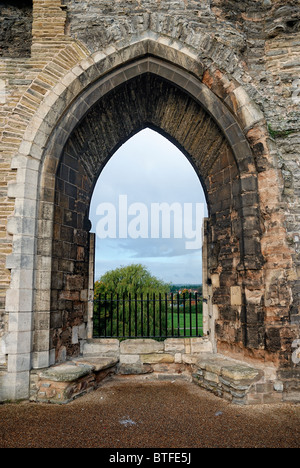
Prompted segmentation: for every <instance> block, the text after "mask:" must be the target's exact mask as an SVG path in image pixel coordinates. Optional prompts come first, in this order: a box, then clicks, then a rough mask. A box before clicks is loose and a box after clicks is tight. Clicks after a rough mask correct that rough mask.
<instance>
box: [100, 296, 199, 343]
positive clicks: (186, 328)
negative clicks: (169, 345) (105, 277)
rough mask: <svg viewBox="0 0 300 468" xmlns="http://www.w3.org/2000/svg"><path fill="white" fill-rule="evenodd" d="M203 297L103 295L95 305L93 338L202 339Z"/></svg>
mask: <svg viewBox="0 0 300 468" xmlns="http://www.w3.org/2000/svg"><path fill="white" fill-rule="evenodd" d="M202 317H203V315H202V297H201V296H200V295H198V294H197V293H189V294H185V293H184V294H179V293H178V294H174V293H170V294H168V293H165V294H161V293H158V294H155V293H154V294H149V293H147V294H140V295H138V294H134V295H131V294H129V295H122V296H120V295H119V294H117V295H113V294H104V295H100V296H99V297H98V298H96V299H95V301H94V333H93V335H94V338H120V339H129V338H155V339H157V338H164V339H166V338H170V337H187V338H188V337H197V336H201V335H202V330H203V321H202Z"/></svg>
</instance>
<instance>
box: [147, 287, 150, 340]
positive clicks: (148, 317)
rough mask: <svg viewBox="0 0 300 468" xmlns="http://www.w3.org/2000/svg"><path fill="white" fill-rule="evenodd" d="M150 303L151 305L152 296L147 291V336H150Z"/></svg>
mask: <svg viewBox="0 0 300 468" xmlns="http://www.w3.org/2000/svg"><path fill="white" fill-rule="evenodd" d="M149 305H150V297H149V293H147V336H148V337H149V336H150V311H149Z"/></svg>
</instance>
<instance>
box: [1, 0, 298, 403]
mask: <svg viewBox="0 0 300 468" xmlns="http://www.w3.org/2000/svg"><path fill="white" fill-rule="evenodd" d="M299 76H300V7H299V3H298V1H296V0H291V1H289V2H286V1H283V0H246V1H245V2H237V1H235V0H230V1H228V0H226V1H225V0H197V1H196V0H190V1H187V0H131V1H123V0H118V1H114V2H112V1H111V0H80V1H78V0H33V2H32V1H31V0H18V1H10V0H6V1H5V0H3V1H1V2H0V135H1V137H0V152H1V153H0V217H1V218H0V219H1V223H0V282H1V283H0V285H1V288H0V401H6V400H15V399H26V398H29V388H30V379H31V378H32V377H33V376H36V375H37V374H38V373H39V372H43V373H44V375H47V371H45V369H49V368H51V366H54V365H55V364H58V363H64V362H66V361H70V360H71V359H73V360H74V359H79V358H80V356H81V355H82V352H83V349H84V347H85V346H86V345H87V344H88V341H87V340H88V339H89V338H91V307H90V302H89V299H90V297H91V293H92V282H91V277H92V272H91V268H90V265H91V263H92V262H91V256H92V254H93V252H92V248H93V244H92V242H91V239H92V236H90V234H89V229H90V223H89V204H90V200H91V196H92V192H93V188H94V185H95V183H96V180H97V178H98V176H99V174H100V173H101V170H102V169H103V167H104V165H105V164H106V162H107V161H108V160H109V158H110V157H111V156H112V155H113V154H114V152H115V151H116V149H117V148H118V147H119V146H120V145H121V144H123V143H124V142H125V141H126V140H128V139H129V138H130V137H131V136H132V135H134V134H135V133H137V132H138V131H140V130H141V129H143V128H145V127H151V128H153V129H155V130H157V131H158V132H161V133H162V134H163V135H164V136H166V137H167V138H169V139H170V140H171V141H172V142H174V143H175V144H176V145H177V146H178V147H179V148H180V149H181V150H182V151H183V152H184V154H185V155H186V156H187V158H188V159H189V160H190V162H191V164H192V165H193V167H194V168H195V171H196V172H197V174H198V175H199V177H200V179H201V181H202V184H203V187H204V190H205V193H206V195H207V203H208V207H209V218H208V219H207V221H206V225H205V233H204V234H205V244H204V245H205V248H204V252H203V254H204V261H205V272H206V273H205V274H206V280H205V285H204V286H205V288H204V289H205V296H206V299H207V308H206V311H205V327H206V328H205V330H206V332H207V337H206V338H205V340H207V339H208V340H210V343H211V349H212V350H213V352H214V353H217V355H218V356H226V359H237V360H239V361H242V362H244V363H247V364H249V365H251V366H253V367H254V368H255V367H256V366H258V367H259V368H260V369H262V368H264V366H265V367H266V368H268V369H272V376H273V377H272V378H273V382H275V381H276V382H275V383H276V389H277V392H279V397H280V400H282V401H299V399H300V367H299V365H300V364H299V361H300V358H299V347H300V345H299V343H300V341H299V340H300V305H299V304H300V210H299V206H300V200H299V197H300V128H299V116H300V111H299V108H300V107H299V105H300V79H299ZM177 354H178V353H177ZM198 357H199V358H200V357H201V353H199V356H198ZM137 359H140V358H137ZM174 359H175V358H174ZM224 359H225V357H224ZM218 362H219V364H218V366H217V367H218V369H219V370H217V371H216V374H214V375H216V377H215V378H216V379H218V381H219V380H220V381H221V378H222V379H223V380H224V379H225V381H226V378H225V377H226V373H227V376H228V372H229V371H228V368H227V367H226V365H225V364H224V361H223V360H222V359H221V358H220V361H218ZM224 366H225V367H224ZM211 368H212V366H211V363H207V364H205V365H204V364H203V365H201V363H200V364H199V366H198V371H197V372H198V373H197V376H198V377H197V378H198V379H199V380H201V379H202V376H203V375H204V374H203V372H204V373H205V372H209V373H210V374H211V373H212V372H211ZM208 369H210V370H208ZM224 369H225V370H224ZM45 372H46V374H45ZM230 375H231V377H232V379H233V381H234V378H235V375H234V374H232V373H231V374H230ZM254 375H256V374H255V373H254ZM224 385H225V384H224Z"/></svg>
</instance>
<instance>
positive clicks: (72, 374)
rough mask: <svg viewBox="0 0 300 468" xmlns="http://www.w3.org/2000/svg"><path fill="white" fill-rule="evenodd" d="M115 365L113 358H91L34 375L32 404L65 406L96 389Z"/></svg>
mask: <svg viewBox="0 0 300 468" xmlns="http://www.w3.org/2000/svg"><path fill="white" fill-rule="evenodd" d="M118 362H119V360H118V359H117V358H114V357H95V356H94V355H91V356H85V357H82V358H77V359H74V360H73V361H70V362H67V363H63V364H59V365H56V366H53V367H50V368H49V369H46V370H44V371H43V372H41V373H40V374H39V376H38V382H37V396H36V398H35V401H40V402H49V403H60V404H62V403H69V402H70V401H72V400H74V399H75V398H77V397H79V396H81V395H83V394H85V393H87V392H89V391H92V390H95V389H96V388H98V386H99V384H100V382H101V381H102V380H103V379H104V378H105V377H107V376H108V375H111V374H114V373H115V372H116V366H117V364H118Z"/></svg>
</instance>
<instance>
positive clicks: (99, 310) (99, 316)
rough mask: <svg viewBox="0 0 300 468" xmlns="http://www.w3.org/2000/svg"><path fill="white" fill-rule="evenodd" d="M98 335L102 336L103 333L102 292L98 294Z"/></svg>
mask: <svg viewBox="0 0 300 468" xmlns="http://www.w3.org/2000/svg"><path fill="white" fill-rule="evenodd" d="M98 304H99V308H98V335H99V336H100V333H101V294H99V296H98Z"/></svg>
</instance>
